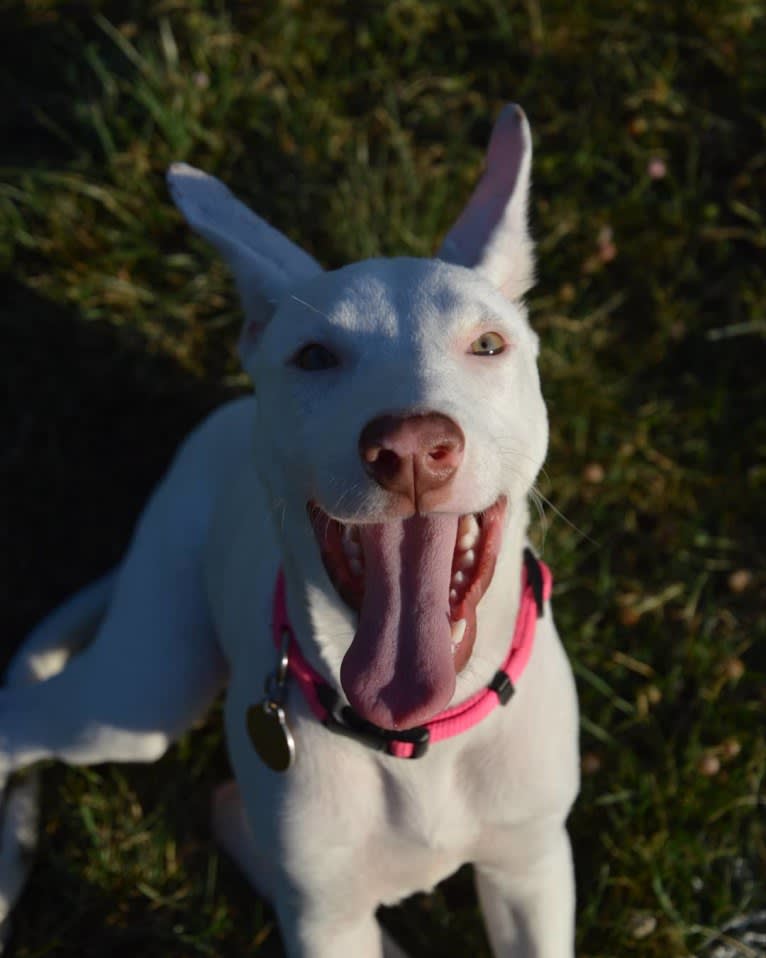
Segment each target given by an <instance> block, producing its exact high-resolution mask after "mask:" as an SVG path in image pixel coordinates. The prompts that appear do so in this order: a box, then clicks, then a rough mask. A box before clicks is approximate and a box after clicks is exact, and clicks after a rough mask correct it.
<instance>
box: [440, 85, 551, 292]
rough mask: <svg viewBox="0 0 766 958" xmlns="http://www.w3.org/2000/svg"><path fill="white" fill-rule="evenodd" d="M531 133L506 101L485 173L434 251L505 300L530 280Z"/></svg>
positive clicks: (520, 112) (519, 111)
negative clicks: (474, 275) (478, 275)
mask: <svg viewBox="0 0 766 958" xmlns="http://www.w3.org/2000/svg"><path fill="white" fill-rule="evenodd" d="M531 165H532V135H531V133H530V131H529V124H528V123H527V118H526V116H525V115H524V111H523V110H522V109H521V107H520V106H517V105H516V104H515V103H509V104H508V106H506V107H505V109H504V110H503V111H502V112H501V114H500V116H499V117H498V118H497V121H496V122H495V126H494V129H493V130H492V136H491V138H490V141H489V148H488V149H487V160H486V166H485V169H484V175H483V176H482V178H481V179H480V180H479V183H478V185H477V187H476V189H475V190H474V191H473V195H472V196H471V198H470V200H469V201H468V205H467V206H466V208H465V209H464V210H463V212H462V213H461V214H460V216H459V217H458V219H457V221H456V223H455V225H454V226H453V227H452V229H451V230H450V231H449V233H448V234H447V236H446V237H445V239H444V242H443V243H442V246H441V249H440V250H439V252H438V254H437V255H438V256H439V258H440V259H443V260H446V261H447V262H449V263H457V264H459V265H460V266H468V267H471V268H473V269H475V270H476V271H477V272H479V273H481V274H482V275H484V276H485V277H486V278H487V279H488V280H489V281H490V283H492V285H493V286H495V287H496V288H497V289H498V290H499V291H500V292H501V293H503V294H504V295H505V296H507V297H508V299H520V298H521V297H522V296H523V295H524V293H525V292H526V291H527V290H528V289H529V287H530V286H532V284H533V283H534V256H533V245H532V239H531V237H530V235H529V230H528V228H527V196H528V193H529V175H530V168H531Z"/></svg>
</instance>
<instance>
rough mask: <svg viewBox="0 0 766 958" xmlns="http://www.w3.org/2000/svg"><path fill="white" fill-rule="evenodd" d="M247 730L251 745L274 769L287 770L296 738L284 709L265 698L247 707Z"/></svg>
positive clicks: (292, 756)
mask: <svg viewBox="0 0 766 958" xmlns="http://www.w3.org/2000/svg"><path fill="white" fill-rule="evenodd" d="M247 731H248V734H249V736H250V741H251V742H252V743H253V748H254V749H255V750H256V752H257V753H258V755H259V756H260V758H261V759H262V760H263V761H264V762H265V763H266V764H267V765H268V766H269V768H270V769H272V770H273V771H274V772H286V771H287V769H288V768H290V766H291V765H292V764H293V760H294V758H295V739H294V738H293V733H292V732H291V731H290V727H289V726H288V724H287V716H286V715H285V710H284V709H283V708H282V707H281V706H280V705H278V704H277V703H276V702H274V701H272V700H271V699H268V698H267V699H264V700H263V702H259V703H258V705H251V706H250V708H249V709H248V710H247Z"/></svg>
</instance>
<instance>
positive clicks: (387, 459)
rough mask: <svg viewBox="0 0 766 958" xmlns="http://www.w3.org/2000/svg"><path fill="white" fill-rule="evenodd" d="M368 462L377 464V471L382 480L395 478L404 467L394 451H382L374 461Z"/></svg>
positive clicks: (379, 451) (369, 460)
mask: <svg viewBox="0 0 766 958" xmlns="http://www.w3.org/2000/svg"><path fill="white" fill-rule="evenodd" d="M367 461H368V462H374V463H375V466H376V469H375V471H376V473H377V474H378V475H379V476H380V477H381V478H393V477H394V476H395V475H396V474H397V473H398V472H399V470H400V468H401V465H402V460H401V459H400V458H399V456H398V455H397V454H396V453H395V452H394V451H393V450H392V449H380V450H378V452H377V455H376V456H375V458H374V459H368V460H367Z"/></svg>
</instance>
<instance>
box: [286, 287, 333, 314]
mask: <svg viewBox="0 0 766 958" xmlns="http://www.w3.org/2000/svg"><path fill="white" fill-rule="evenodd" d="M290 299H294V300H295V302H296V303H300V304H301V306H305V307H306V309H310V310H311V311H312V312H314V313H316V314H317V315H318V316H322V317H323V318H324V319H327V320H329V319H330V317H329V316H328V315H327V313H323V312H322V310H321V309H317V307H316V306H312V304H311V303H307V302H306V300H305V299H301V298H300V296H296V295H295V294H294V293H290Z"/></svg>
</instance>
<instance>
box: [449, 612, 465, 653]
mask: <svg viewBox="0 0 766 958" xmlns="http://www.w3.org/2000/svg"><path fill="white" fill-rule="evenodd" d="M465 627H466V621H465V619H458V620H457V622H453V624H452V629H451V637H452V651H453V652H454V651H455V649H457V647H458V646H459V645H460V643H461V642H462V641H463V636H464V635H465Z"/></svg>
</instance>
